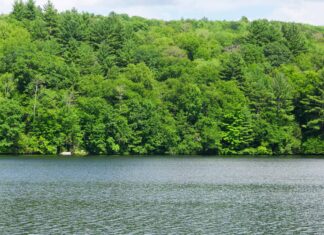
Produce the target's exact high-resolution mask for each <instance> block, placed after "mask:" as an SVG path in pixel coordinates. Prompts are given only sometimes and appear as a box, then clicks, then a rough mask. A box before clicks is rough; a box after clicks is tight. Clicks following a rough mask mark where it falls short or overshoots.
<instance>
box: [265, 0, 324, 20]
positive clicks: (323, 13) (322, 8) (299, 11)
mask: <svg viewBox="0 0 324 235" xmlns="http://www.w3.org/2000/svg"><path fill="white" fill-rule="evenodd" d="M270 18H272V19H278V20H285V21H293V22H305V23H310V24H315V25H324V1H320V0H317V1H316V0H313V1H291V2H288V3H287V4H282V5H281V6H280V7H279V8H277V9H276V10H275V11H274V12H273V13H272V15H271V16H270Z"/></svg>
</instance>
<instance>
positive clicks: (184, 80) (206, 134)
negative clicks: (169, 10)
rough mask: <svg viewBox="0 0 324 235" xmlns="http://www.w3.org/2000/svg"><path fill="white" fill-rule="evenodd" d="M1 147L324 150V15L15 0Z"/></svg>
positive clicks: (3, 75) (5, 60)
mask: <svg viewBox="0 0 324 235" xmlns="http://www.w3.org/2000/svg"><path fill="white" fill-rule="evenodd" d="M0 80H1V82H0V110H1V112H0V153H25V154H26V153H33V154H57V153H59V152H61V151H73V152H75V153H89V154H215V155H216V154H219V155H233V154H274V155H278V154H324V27H319V26H311V25H304V24H296V23H285V22H276V21H268V20H256V21H252V22H251V21H249V20H248V19H247V18H246V17H242V19H241V20H239V21H210V20H208V19H205V18H204V19H201V20H190V19H188V20H177V21H162V20H148V19H144V18H141V17H129V16H128V15H125V14H116V13H113V12H112V13H110V14H109V15H108V16H101V15H95V14H90V13H85V12H83V13H80V12H78V11H77V10H76V9H72V10H69V11H64V12H58V11H57V10H56V8H55V7H54V5H53V4H52V3H51V2H50V1H48V2H47V4H46V5H45V6H43V7H39V6H37V5H36V4H35V2H34V1H33V0H28V1H21V0H18V1H15V3H14V5H13V9H12V12H11V13H10V14H8V15H2V16H0Z"/></svg>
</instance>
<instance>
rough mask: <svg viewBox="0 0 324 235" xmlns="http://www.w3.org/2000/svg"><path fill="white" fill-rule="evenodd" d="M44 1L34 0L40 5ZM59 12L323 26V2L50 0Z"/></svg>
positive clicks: (1, 3) (0, 4) (3, 6)
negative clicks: (249, 20) (274, 21)
mask: <svg viewBox="0 0 324 235" xmlns="http://www.w3.org/2000/svg"><path fill="white" fill-rule="evenodd" d="M46 1H47V0H36V3H37V4H39V5H43V4H44V3H45V2H46ZM52 2H53V3H54V5H55V6H56V8H58V9H59V10H60V11H63V10H67V9H71V8H72V7H75V8H77V9H78V10H79V11H88V12H92V13H97V14H102V15H107V14H108V13H109V12H111V11H115V12H117V13H127V14H129V15H138V16H143V17H147V18H157V19H166V20H170V19H180V18H195V19H200V18H202V17H207V18H209V19H212V20H237V19H240V18H241V16H247V17H248V18H249V19H252V20H253V19H259V18H267V19H274V20H283V21H293V22H303V23H310V24H315V25H324V0H263V1H262V0H52ZM12 3H13V0H0V12H1V13H8V12H10V10H11V5H12Z"/></svg>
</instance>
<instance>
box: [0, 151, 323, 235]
mask: <svg viewBox="0 0 324 235" xmlns="http://www.w3.org/2000/svg"><path fill="white" fill-rule="evenodd" d="M0 234H10V235H13V234H324V159H323V160H322V159H315V158H308V159H305V158H303V159H302V158H257V159H253V158H211V157H208V158H206V157H205V158H204V157H188V158H180V157H174V158H171V157H138V158H137V157H94V158H90V157H89V158H49V157H46V158H40V157H29V158H28V157H0Z"/></svg>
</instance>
